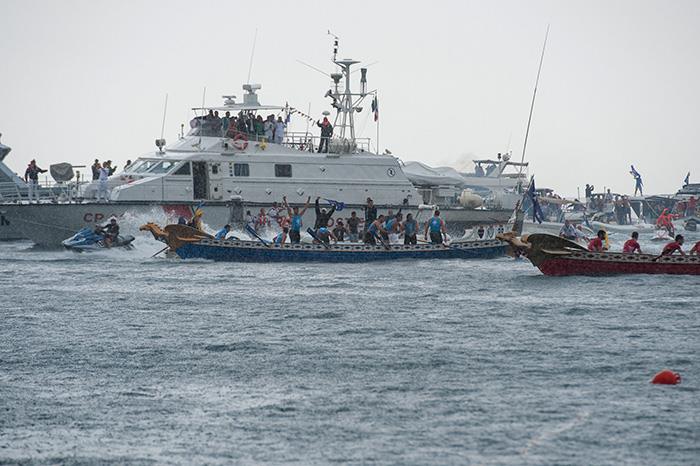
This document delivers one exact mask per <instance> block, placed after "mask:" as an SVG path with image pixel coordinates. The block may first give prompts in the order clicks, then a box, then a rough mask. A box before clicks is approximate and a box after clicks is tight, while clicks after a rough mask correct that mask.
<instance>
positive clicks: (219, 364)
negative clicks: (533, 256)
mask: <svg viewBox="0 0 700 466" xmlns="http://www.w3.org/2000/svg"><path fill="white" fill-rule="evenodd" d="M136 244H137V248H136V249H135V250H134V251H129V252H122V251H115V250H111V251H101V252H98V253H93V254H76V253H72V252H68V251H40V250H34V249H32V248H29V245H28V243H23V242H18V243H4V244H3V243H0V286H1V289H2V298H1V299H2V304H1V305H0V462H10V463H13V462H24V461H31V462H39V463H103V462H115V463H159V464H160V463H179V464H193V463H196V464H202V463H206V464H230V463H256V464H258V463H297V464H328V463H342V464H357V463H362V464H368V463H369V464H372V463H378V464H387V463H390V464H427V463H431V464H514V465H521V464H580V465H590V464H596V465H604V464H654V465H658V464H669V465H678V464H699V463H700V391H699V389H698V388H699V386H700V384H699V380H700V358H699V357H698V356H699V355H700V317H699V315H700V306H699V305H698V303H699V300H698V291H700V280H699V279H698V277H690V276H685V277H682V276H677V277H671V276H628V277H617V278H584V277H565V278H554V277H545V276H543V275H541V274H540V272H539V271H538V270H537V269H535V268H534V267H532V266H531V265H530V263H529V262H527V261H514V260H512V259H508V258H503V259H498V260H492V261H478V260H477V261H444V262H439V261H438V262H435V261H413V262H396V263H386V264H371V265H366V264H365V265H363V264H348V265H271V264H231V263H228V264H224V263H213V262H204V261H201V262H197V261H192V262H183V261H179V260H168V259H162V258H155V259H151V258H149V256H150V255H151V254H153V253H154V252H156V251H157V250H158V249H159V248H160V246H161V245H160V243H156V242H154V241H152V240H149V239H148V238H147V237H145V236H143V237H139V238H138V239H137V241H136ZM643 246H647V247H648V248H657V246H656V245H654V246H652V245H645V244H643ZM664 368H670V369H673V370H675V371H678V372H680V373H681V375H682V377H683V382H682V384H681V385H679V386H673V387H671V386H655V385H651V384H650V383H649V380H650V379H651V378H652V376H653V375H654V373H656V372H657V371H659V370H661V369H664Z"/></svg>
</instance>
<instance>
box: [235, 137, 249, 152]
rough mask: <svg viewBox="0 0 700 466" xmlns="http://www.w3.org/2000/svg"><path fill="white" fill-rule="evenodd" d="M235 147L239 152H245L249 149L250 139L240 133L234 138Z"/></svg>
mask: <svg viewBox="0 0 700 466" xmlns="http://www.w3.org/2000/svg"><path fill="white" fill-rule="evenodd" d="M233 147H235V148H236V149H238V150H245V149H246V148H247V147H248V138H247V137H245V135H244V134H241V133H238V134H236V135H235V136H234V137H233Z"/></svg>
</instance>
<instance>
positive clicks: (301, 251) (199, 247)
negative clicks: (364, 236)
mask: <svg viewBox="0 0 700 466" xmlns="http://www.w3.org/2000/svg"><path fill="white" fill-rule="evenodd" d="M506 249H507V245H506V244H505V243H502V242H500V241H497V240H492V241H474V242H470V243H463V245H459V246H450V247H446V246H442V245H391V246H390V247H389V249H387V248H385V247H383V246H380V245H377V246H375V245H365V244H356V243H353V244H338V245H332V246H330V247H329V248H326V247H324V246H323V245H319V244H299V245H283V246H280V245H269V247H265V246H263V245H262V244H260V243H256V242H252V241H216V240H204V241H202V242H199V243H188V244H185V245H183V246H180V247H179V248H177V249H176V250H175V252H176V254H177V255H178V256H179V257H181V258H182V259H207V260H213V261H224V262H344V263H354V262H377V261H388V260H392V261H393V260H404V259H411V260H422V259H493V258H496V257H501V256H504V255H505V254H506Z"/></svg>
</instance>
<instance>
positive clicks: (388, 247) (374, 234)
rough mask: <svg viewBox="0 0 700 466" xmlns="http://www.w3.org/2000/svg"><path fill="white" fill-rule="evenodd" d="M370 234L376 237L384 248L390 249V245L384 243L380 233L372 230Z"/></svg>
mask: <svg viewBox="0 0 700 466" xmlns="http://www.w3.org/2000/svg"><path fill="white" fill-rule="evenodd" d="M372 235H373V236H374V237H375V238H376V239H378V240H379V242H380V243H382V246H384V249H386V250H387V251H389V250H391V246H389V245H388V244H386V243H385V242H384V238H382V237H381V236H380V235H378V234H377V233H376V232H374V231H373V232H372Z"/></svg>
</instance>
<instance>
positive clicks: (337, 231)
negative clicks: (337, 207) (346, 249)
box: [333, 218, 348, 242]
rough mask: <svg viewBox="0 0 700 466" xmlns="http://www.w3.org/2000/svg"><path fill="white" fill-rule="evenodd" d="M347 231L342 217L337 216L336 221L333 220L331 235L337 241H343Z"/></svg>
mask: <svg viewBox="0 0 700 466" xmlns="http://www.w3.org/2000/svg"><path fill="white" fill-rule="evenodd" d="M347 232H348V230H347V228H345V225H344V224H343V219H340V218H339V219H338V221H337V222H335V228H333V236H335V237H336V239H337V241H340V242H343V241H345V234H346V233H347Z"/></svg>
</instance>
